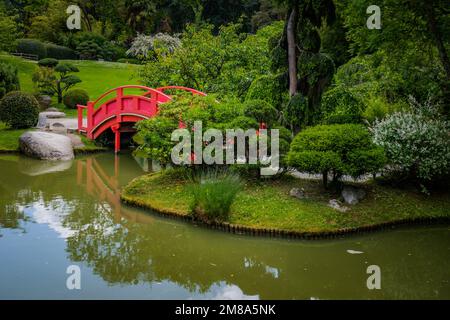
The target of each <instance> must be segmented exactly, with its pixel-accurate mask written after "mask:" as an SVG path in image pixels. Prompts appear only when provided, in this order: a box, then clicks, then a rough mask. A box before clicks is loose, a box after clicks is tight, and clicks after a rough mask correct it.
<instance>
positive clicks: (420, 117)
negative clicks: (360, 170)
mask: <svg viewBox="0 0 450 320" xmlns="http://www.w3.org/2000/svg"><path fill="white" fill-rule="evenodd" d="M449 129H450V126H449V122H448V121H445V120H444V119H443V118H441V117H440V116H438V112H437V109H436V108H434V107H433V106H432V105H431V103H430V102H427V103H425V104H424V105H419V104H418V103H417V102H416V101H415V100H412V108H411V110H410V111H407V112H397V113H394V114H391V115H390V116H388V117H387V118H385V119H384V120H378V121H376V122H375V123H374V125H373V126H372V128H371V130H372V132H373V137H374V138H373V139H374V142H375V144H377V145H379V146H381V147H383V148H384V149H385V152H386V156H387V158H388V161H389V163H390V164H391V166H392V168H393V169H396V170H398V171H400V172H402V173H404V174H407V175H410V176H412V177H414V178H418V179H419V180H431V179H433V178H436V177H439V176H440V175H445V174H448V173H450V132H449Z"/></svg>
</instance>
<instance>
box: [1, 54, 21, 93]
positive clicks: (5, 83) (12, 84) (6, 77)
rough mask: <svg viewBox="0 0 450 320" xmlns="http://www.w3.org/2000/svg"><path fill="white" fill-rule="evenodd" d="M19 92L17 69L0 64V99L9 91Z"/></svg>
mask: <svg viewBox="0 0 450 320" xmlns="http://www.w3.org/2000/svg"><path fill="white" fill-rule="evenodd" d="M15 90H20V85H19V76H18V70H17V67H15V66H13V65H10V64H7V63H0V99H1V98H3V96H4V95H5V94H7V93H8V92H10V91H15Z"/></svg>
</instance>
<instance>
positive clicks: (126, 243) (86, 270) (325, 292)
mask: <svg viewBox="0 0 450 320" xmlns="http://www.w3.org/2000/svg"><path fill="white" fill-rule="evenodd" d="M144 164H146V163H144V162H142V161H136V160H135V159H134V158H133V157H132V156H131V155H128V154H123V155H120V156H118V157H115V156H114V155H112V154H98V155H93V156H86V157H80V158H77V159H76V160H74V161H69V162H58V163H51V162H44V161H37V160H32V159H28V158H24V157H21V156H18V155H2V156H0V177H1V178H0V299H117V298H121V299H422V298H424V299H429V298H433V299H450V283H449V280H450V227H449V226H430V227H409V228H397V229H393V230H388V231H382V232H377V233H371V234H366V235H363V236H349V237H345V238H342V239H332V240H309V241H301V240H287V239H274V238H266V237H252V236H244V235H235V234H229V233H223V232H220V231H215V230H209V229H206V228H204V227H201V226H196V225H193V224H191V223H187V222H183V221H180V220H175V219H168V218H164V217H160V216H158V215H157V214H153V213H151V212H146V211H143V210H139V209H135V208H131V207H128V206H125V205H123V204H121V203H120V198H119V196H120V188H121V186H124V185H125V184H126V183H127V182H129V181H130V180H131V179H133V178H134V177H137V176H139V175H142V174H144V169H147V168H146V165H144ZM72 265H76V266H78V267H79V268H80V270H81V278H80V283H81V289H80V290H69V289H68V288H67V286H66V281H67V278H68V277H69V274H67V268H68V267H69V266H72ZM370 265H377V266H379V267H380V269H381V289H380V290H369V289H368V288H367V285H366V281H367V278H368V277H369V276H370V274H368V273H367V268H368V266H370Z"/></svg>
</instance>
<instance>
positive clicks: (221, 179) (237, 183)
mask: <svg viewBox="0 0 450 320" xmlns="http://www.w3.org/2000/svg"><path fill="white" fill-rule="evenodd" d="M241 189H242V184H241V180H240V178H239V176H238V175H237V174H235V173H230V172H220V171H217V170H216V171H207V172H204V173H202V174H201V175H199V177H197V178H194V181H193V183H192V185H191V186H190V192H191V194H192V197H193V201H192V204H191V210H192V214H193V215H194V217H196V218H197V219H200V220H203V221H207V222H212V221H227V220H228V217H229V213H230V208H231V205H232V204H233V202H234V199H235V198H236V195H237V194H238V192H239V191H240V190H241Z"/></svg>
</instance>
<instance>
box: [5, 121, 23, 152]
mask: <svg viewBox="0 0 450 320" xmlns="http://www.w3.org/2000/svg"><path fill="white" fill-rule="evenodd" d="M25 131H27V130H12V129H8V128H7V127H6V125H5V124H4V123H2V122H0V152H15V151H17V150H18V149H19V137H20V136H21V135H22V133H24V132H25Z"/></svg>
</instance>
